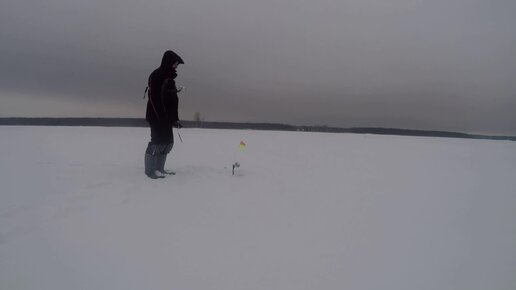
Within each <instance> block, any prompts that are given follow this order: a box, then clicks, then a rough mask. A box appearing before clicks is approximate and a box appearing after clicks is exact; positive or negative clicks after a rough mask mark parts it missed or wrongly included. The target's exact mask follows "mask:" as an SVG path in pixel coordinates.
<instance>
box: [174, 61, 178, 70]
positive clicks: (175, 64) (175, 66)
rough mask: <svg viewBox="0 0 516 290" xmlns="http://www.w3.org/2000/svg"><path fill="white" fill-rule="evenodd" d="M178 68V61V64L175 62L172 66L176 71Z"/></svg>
mask: <svg viewBox="0 0 516 290" xmlns="http://www.w3.org/2000/svg"><path fill="white" fill-rule="evenodd" d="M178 66H179V62H177V61H176V62H174V64H173V65H172V67H173V68H174V69H176V68H177V67H178Z"/></svg>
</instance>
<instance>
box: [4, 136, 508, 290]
mask: <svg viewBox="0 0 516 290" xmlns="http://www.w3.org/2000/svg"><path fill="white" fill-rule="evenodd" d="M148 135H149V130H148V129H146V128H93V127H17V126H12V127H0V156H1V163H0V289H2V290H11V289H37V290H43V289H48V290H60V289H67V290H69V289H95V290H98V289H109V290H116V289H120V290H128V289H138V290H141V289H182V290H188V289H191V290H208V289H214V290H215V289H217V290H230V289H235V290H243V289H246V290H247V289H260V290H261V289H263V290H265V289H267V290H272V289H281V290H300V289H310V290H313V289H339V290H340V289H353V290H359V289H368V290H370V289H393V290H402V289H407V290H416V289H417V290H422V289H429V290H437V289H439V290H445V289H464V290H474V289H478V290H486V289H498V290H500V289H507V290H509V289H511V290H513V289H516V275H515V273H516V142H510V141H488V140H467V139H447V138H423V137H421V138H419V137H397V136H374V135H353V134H325V133H298V132H268V131H239V130H203V129H183V130H182V131H181V135H182V137H183V141H184V143H180V142H179V140H178V138H177V135H176V146H175V147H174V149H173V151H172V153H171V155H170V156H169V160H168V162H167V168H169V169H173V170H175V171H176V172H177V175H175V176H171V177H167V178H166V179H162V180H151V179H149V178H147V177H146V176H145V175H144V174H143V155H144V150H145V148H146V145H147V144H146V142H147V141H148ZM240 140H243V141H244V142H246V143H247V148H246V149H244V150H241V149H239V146H238V145H239V143H240ZM236 161H239V162H240V163H241V165H242V167H241V168H239V169H237V175H236V176H232V175H231V165H232V164H233V163H234V162H236Z"/></svg>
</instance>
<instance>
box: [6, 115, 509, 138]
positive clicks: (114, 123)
mask: <svg viewBox="0 0 516 290" xmlns="http://www.w3.org/2000/svg"><path fill="white" fill-rule="evenodd" d="M181 124H183V126H184V127H185V128H208V129H244V130H245V129H248V130H271V131H303V132H330V133H358V134H380V135H400V136H423V137H448V138H470V139H490V140H512V141H516V136H486V135H472V134H465V133H457V132H446V131H426V130H408V129H396V128H336V127H327V126H292V125H285V124H273V123H229V122H204V121H202V122H196V121H181ZM0 125H12V126H13V125H17V126H19V125H23V126H96V127H147V126H148V124H147V122H146V121H145V119H141V118H0Z"/></svg>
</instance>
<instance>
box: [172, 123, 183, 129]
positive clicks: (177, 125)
mask: <svg viewBox="0 0 516 290" xmlns="http://www.w3.org/2000/svg"><path fill="white" fill-rule="evenodd" d="M174 127H176V128H177V129H181V128H183V125H181V123H179V122H175V123H174Z"/></svg>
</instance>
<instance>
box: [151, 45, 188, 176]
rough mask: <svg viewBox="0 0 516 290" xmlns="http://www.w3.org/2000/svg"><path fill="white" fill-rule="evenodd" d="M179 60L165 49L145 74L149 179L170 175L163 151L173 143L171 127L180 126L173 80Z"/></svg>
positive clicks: (179, 58) (176, 91)
mask: <svg viewBox="0 0 516 290" xmlns="http://www.w3.org/2000/svg"><path fill="white" fill-rule="evenodd" d="M183 63H184V61H183V59H182V58H181V57H180V56H179V55H177V54H176V53H175V52H173V51H171V50H168V51H166V52H165V53H164V54H163V59H162V60H161V65H160V66H159V67H158V68H157V69H155V70H154V71H153V72H152V73H151V74H150V76H149V82H148V83H149V84H148V89H149V98H148V101H147V111H146V115H145V119H146V120H147V122H148V123H149V125H150V129H151V140H150V142H149V144H148V145H147V149H146V150H145V174H146V175H147V176H148V177H150V178H152V179H157V178H163V177H165V174H174V173H173V172H171V171H168V170H165V161H166V160H167V154H168V153H170V151H171V150H172V147H173V146H174V135H173V132H172V127H176V128H181V127H182V126H181V124H180V123H179V116H178V103H179V99H178V97H177V93H178V92H179V91H180V90H178V89H177V88H176V83H175V81H174V79H175V78H176V77H177V71H176V69H177V67H178V66H179V64H183Z"/></svg>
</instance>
